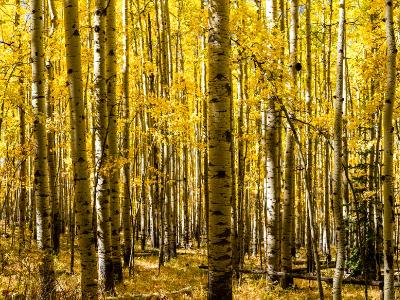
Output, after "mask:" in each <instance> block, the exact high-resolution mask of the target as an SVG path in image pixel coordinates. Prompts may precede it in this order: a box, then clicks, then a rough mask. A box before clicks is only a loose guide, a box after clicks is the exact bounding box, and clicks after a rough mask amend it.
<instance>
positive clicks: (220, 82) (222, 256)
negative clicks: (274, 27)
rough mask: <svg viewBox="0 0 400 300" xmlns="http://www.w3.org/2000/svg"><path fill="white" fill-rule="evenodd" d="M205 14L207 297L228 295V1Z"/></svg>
mask: <svg viewBox="0 0 400 300" xmlns="http://www.w3.org/2000/svg"><path fill="white" fill-rule="evenodd" d="M208 18H209V19H208V20H209V37H208V59H209V62H208V69H209V73H208V74H209V78H208V90H209V97H208V104H209V105H208V126H209V131H208V142H209V157H208V175H209V178H208V189H209V201H210V202H209V246H208V247H209V249H208V265H209V272H208V299H232V261H231V257H232V248H231V197H232V189H231V184H232V182H231V174H230V172H231V158H230V157H231V155H230V146H231V140H232V129H231V126H230V122H229V118H230V99H231V97H232V88H231V81H230V67H229V61H230V35H229V1H228V0H219V1H217V0H212V1H210V2H209V15H208Z"/></svg>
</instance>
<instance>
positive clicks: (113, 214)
mask: <svg viewBox="0 0 400 300" xmlns="http://www.w3.org/2000/svg"><path fill="white" fill-rule="evenodd" d="M115 31H116V16H115V0H110V1H108V2H107V8H106V41H107V58H106V74H107V75H106V81H107V100H108V103H107V104H108V143H109V162H110V163H111V164H112V167H111V174H110V218H111V259H112V263H113V273H114V277H115V279H116V281H117V282H120V281H122V261H121V255H120V252H121V251H120V249H121V245H120V232H121V216H120V211H121V204H120V199H119V193H120V189H119V178H120V176H119V173H120V172H119V169H120V168H119V161H118V160H119V155H118V144H117V122H118V104H117V101H116V97H117V95H116V81H117V70H116V66H117V58H116V42H115Z"/></svg>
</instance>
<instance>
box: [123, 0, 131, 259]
mask: <svg viewBox="0 0 400 300" xmlns="http://www.w3.org/2000/svg"><path fill="white" fill-rule="evenodd" d="M122 4H123V5H122V23H123V24H122V25H123V29H124V34H123V40H122V42H123V47H124V56H123V66H122V75H123V98H124V110H123V118H124V133H123V135H124V136H123V155H124V158H125V160H126V161H125V162H124V168H123V169H124V198H123V209H122V224H123V232H124V264H125V265H126V266H127V265H128V264H129V261H130V257H131V247H132V245H131V244H132V233H131V193H130V172H131V167H130V163H129V146H130V139H129V124H130V120H129V41H130V40H129V31H128V25H129V22H128V0H123V3H122Z"/></svg>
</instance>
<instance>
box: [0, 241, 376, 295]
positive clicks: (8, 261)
mask: <svg viewBox="0 0 400 300" xmlns="http://www.w3.org/2000/svg"><path fill="white" fill-rule="evenodd" d="M68 249H69V247H68V245H67V244H66V241H65V240H64V239H63V245H62V251H61V254H60V255H59V256H58V257H55V268H56V275H57V282H56V285H57V295H58V296H57V298H58V299H79V264H78V262H79V254H78V253H77V252H78V251H77V250H78V249H76V254H75V255H76V259H75V265H74V270H75V272H74V274H71V273H70V270H69V269H70V267H69V266H70V252H69V250H68ZM39 261H40V254H39V252H38V251H37V250H36V246H34V244H33V243H32V244H31V245H29V244H28V245H27V247H26V249H25V250H23V251H21V252H20V253H19V252H18V246H17V244H16V243H15V241H14V242H13V241H12V238H11V237H5V236H0V299H15V297H16V296H18V295H24V297H22V298H18V299H36V298H37V291H38V286H39V276H38V262H39ZM256 264H257V260H256V259H255V258H250V259H248V260H246V265H245V268H247V269H251V268H258V267H255V265H256ZM200 265H207V256H206V252H205V250H203V249H202V250H198V249H194V250H184V249H179V251H178V257H177V258H174V259H172V260H171V261H169V262H167V263H166V264H165V266H162V267H161V269H160V271H159V268H158V256H157V254H156V253H154V252H153V253H152V252H148V253H145V254H143V252H142V251H140V250H138V253H137V256H136V257H135V272H134V274H133V275H132V276H129V274H128V270H127V269H126V270H125V271H124V272H125V274H124V276H125V280H124V283H123V284H120V285H118V286H117V287H116V292H117V295H118V296H119V297H124V296H125V297H126V296H132V295H147V296H149V295H155V296H157V295H159V296H160V297H161V298H162V299H206V296H207V291H206V284H207V270H205V269H201V268H199V266H200ZM332 273H333V272H332V269H331V270H326V271H324V275H325V276H326V275H330V276H331V275H332ZM294 283H295V285H294V287H292V288H290V289H287V290H283V289H282V288H280V287H279V285H268V284H267V283H266V280H265V278H264V277H262V276H261V275H251V274H250V275H248V274H243V276H242V277H241V279H240V284H239V283H238V282H235V283H234V285H233V293H234V298H235V299H285V300H290V299H318V298H319V297H318V290H317V285H316V282H315V281H308V280H297V279H295V281H294ZM323 286H324V293H325V296H326V299H330V298H331V286H330V285H328V284H325V283H323ZM343 296H344V297H343V299H365V294H364V287H362V286H353V285H344V286H343ZM121 299H123V298H121ZM368 299H379V291H378V289H377V288H371V287H370V288H369V289H368Z"/></svg>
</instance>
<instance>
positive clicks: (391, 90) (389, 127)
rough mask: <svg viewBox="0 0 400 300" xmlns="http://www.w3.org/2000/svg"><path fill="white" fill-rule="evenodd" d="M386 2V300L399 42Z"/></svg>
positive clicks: (387, 294)
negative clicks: (397, 47) (394, 109)
mask: <svg viewBox="0 0 400 300" xmlns="http://www.w3.org/2000/svg"><path fill="white" fill-rule="evenodd" d="M385 3H386V13H385V15H386V18H385V20H386V21H385V22H386V42H387V74H386V76H387V82H386V94H385V104H384V110H383V150H384V154H383V260H384V272H383V273H384V286H383V293H384V299H385V300H392V299H394V298H395V295H394V275H393V229H394V188H393V131H394V127H393V107H394V101H395V97H396V54H397V49H396V40H395V36H394V29H393V23H394V22H393V2H392V1H391V0H385Z"/></svg>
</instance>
